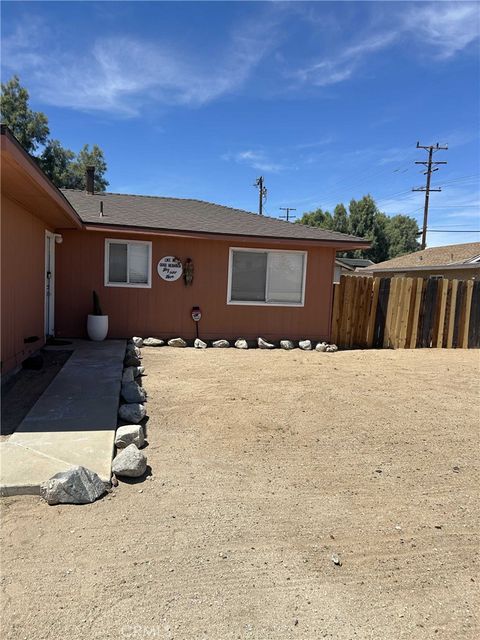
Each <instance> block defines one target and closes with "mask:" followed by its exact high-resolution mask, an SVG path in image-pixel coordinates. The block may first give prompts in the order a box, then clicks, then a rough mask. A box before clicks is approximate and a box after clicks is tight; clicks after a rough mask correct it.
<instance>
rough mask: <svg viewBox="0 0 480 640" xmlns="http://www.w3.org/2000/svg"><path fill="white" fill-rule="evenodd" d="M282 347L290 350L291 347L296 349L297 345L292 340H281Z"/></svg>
mask: <svg viewBox="0 0 480 640" xmlns="http://www.w3.org/2000/svg"><path fill="white" fill-rule="evenodd" d="M280 348H281V349H286V350H287V351H290V349H295V345H294V344H293V342H292V341H291V340H280Z"/></svg>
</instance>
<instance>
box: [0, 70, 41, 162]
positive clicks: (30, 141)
mask: <svg viewBox="0 0 480 640" xmlns="http://www.w3.org/2000/svg"><path fill="white" fill-rule="evenodd" d="M1 87H2V92H1V96H0V112H1V119H2V123H3V124H6V125H7V127H8V128H9V129H10V131H11V132H12V133H13V135H14V136H15V137H16V139H17V140H18V141H19V142H20V144H21V145H22V147H23V148H24V149H25V151H27V152H28V153H33V152H34V151H36V150H37V149H38V147H39V146H41V145H44V144H45V143H46V141H47V138H48V134H49V133H50V129H49V128H48V118H47V116H46V115H45V114H44V113H42V112H41V111H32V110H31V109H30V107H29V106H28V100H29V98H30V95H29V93H28V91H27V90H26V89H25V87H22V86H21V85H20V79H19V77H18V76H13V77H12V78H11V79H10V80H9V81H8V82H5V83H3V82H2V84H1Z"/></svg>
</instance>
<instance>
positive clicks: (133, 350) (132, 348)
mask: <svg viewBox="0 0 480 640" xmlns="http://www.w3.org/2000/svg"><path fill="white" fill-rule="evenodd" d="M126 351H127V355H128V354H130V355H134V356H137V358H141V357H142V352H141V350H140V349H139V348H138V347H137V346H135V345H134V344H128V345H127V349H126Z"/></svg>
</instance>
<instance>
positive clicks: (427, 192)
mask: <svg viewBox="0 0 480 640" xmlns="http://www.w3.org/2000/svg"><path fill="white" fill-rule="evenodd" d="M417 149H425V151H428V160H427V161H426V162H423V161H419V160H417V161H416V162H415V164H423V165H425V166H426V167H427V170H426V171H424V172H423V175H425V176H427V183H426V185H425V186H424V187H418V188H415V189H412V191H425V206H424V209H423V230H422V245H421V247H422V249H425V247H426V246H427V222H428V205H429V201H430V192H431V191H441V189H440V188H439V189H432V188H431V187H430V180H431V177H432V173H433V172H434V171H438V167H437V166H436V165H437V164H447V163H446V162H433V153H434V152H435V151H442V150H443V151H447V150H448V146H446V145H445V146H444V147H441V146H440V145H439V144H438V142H437V144H430V145H426V146H425V145H421V144H420V143H419V142H417ZM432 167H433V168H432Z"/></svg>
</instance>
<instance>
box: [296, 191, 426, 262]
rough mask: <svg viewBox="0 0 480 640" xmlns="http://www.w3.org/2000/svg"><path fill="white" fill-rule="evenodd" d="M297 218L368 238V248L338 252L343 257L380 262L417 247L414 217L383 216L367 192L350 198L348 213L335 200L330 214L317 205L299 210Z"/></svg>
mask: <svg viewBox="0 0 480 640" xmlns="http://www.w3.org/2000/svg"><path fill="white" fill-rule="evenodd" d="M298 222H300V223H302V224H307V225H310V226H314V227H321V228H323V229H331V230H333V231H340V232H341V233H350V234H351V235H354V236H360V237H362V238H366V239H367V240H369V241H370V243H371V247H370V248H369V249H358V250H357V251H353V252H352V251H350V252H348V253H346V254H341V255H345V256H346V257H356V258H370V260H372V261H373V262H383V261H384V260H388V259H389V258H395V257H396V256H400V255H402V254H404V253H410V252H412V251H417V250H418V249H419V244H418V242H417V234H418V225H417V222H416V220H415V219H414V218H410V217H409V216H403V215H397V216H393V217H392V218H390V217H388V216H386V215H385V214H384V213H382V212H381V211H379V210H378V207H377V205H376V204H375V200H374V199H373V198H372V196H371V195H366V196H364V197H363V198H362V199H361V200H351V201H350V205H349V213H347V210H346V208H345V206H344V205H343V204H337V206H336V207H335V210H334V213H333V217H332V216H331V215H330V213H329V212H328V211H325V212H324V211H322V209H317V210H316V211H313V212H311V213H305V214H303V216H302V217H301V218H300V220H298Z"/></svg>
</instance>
